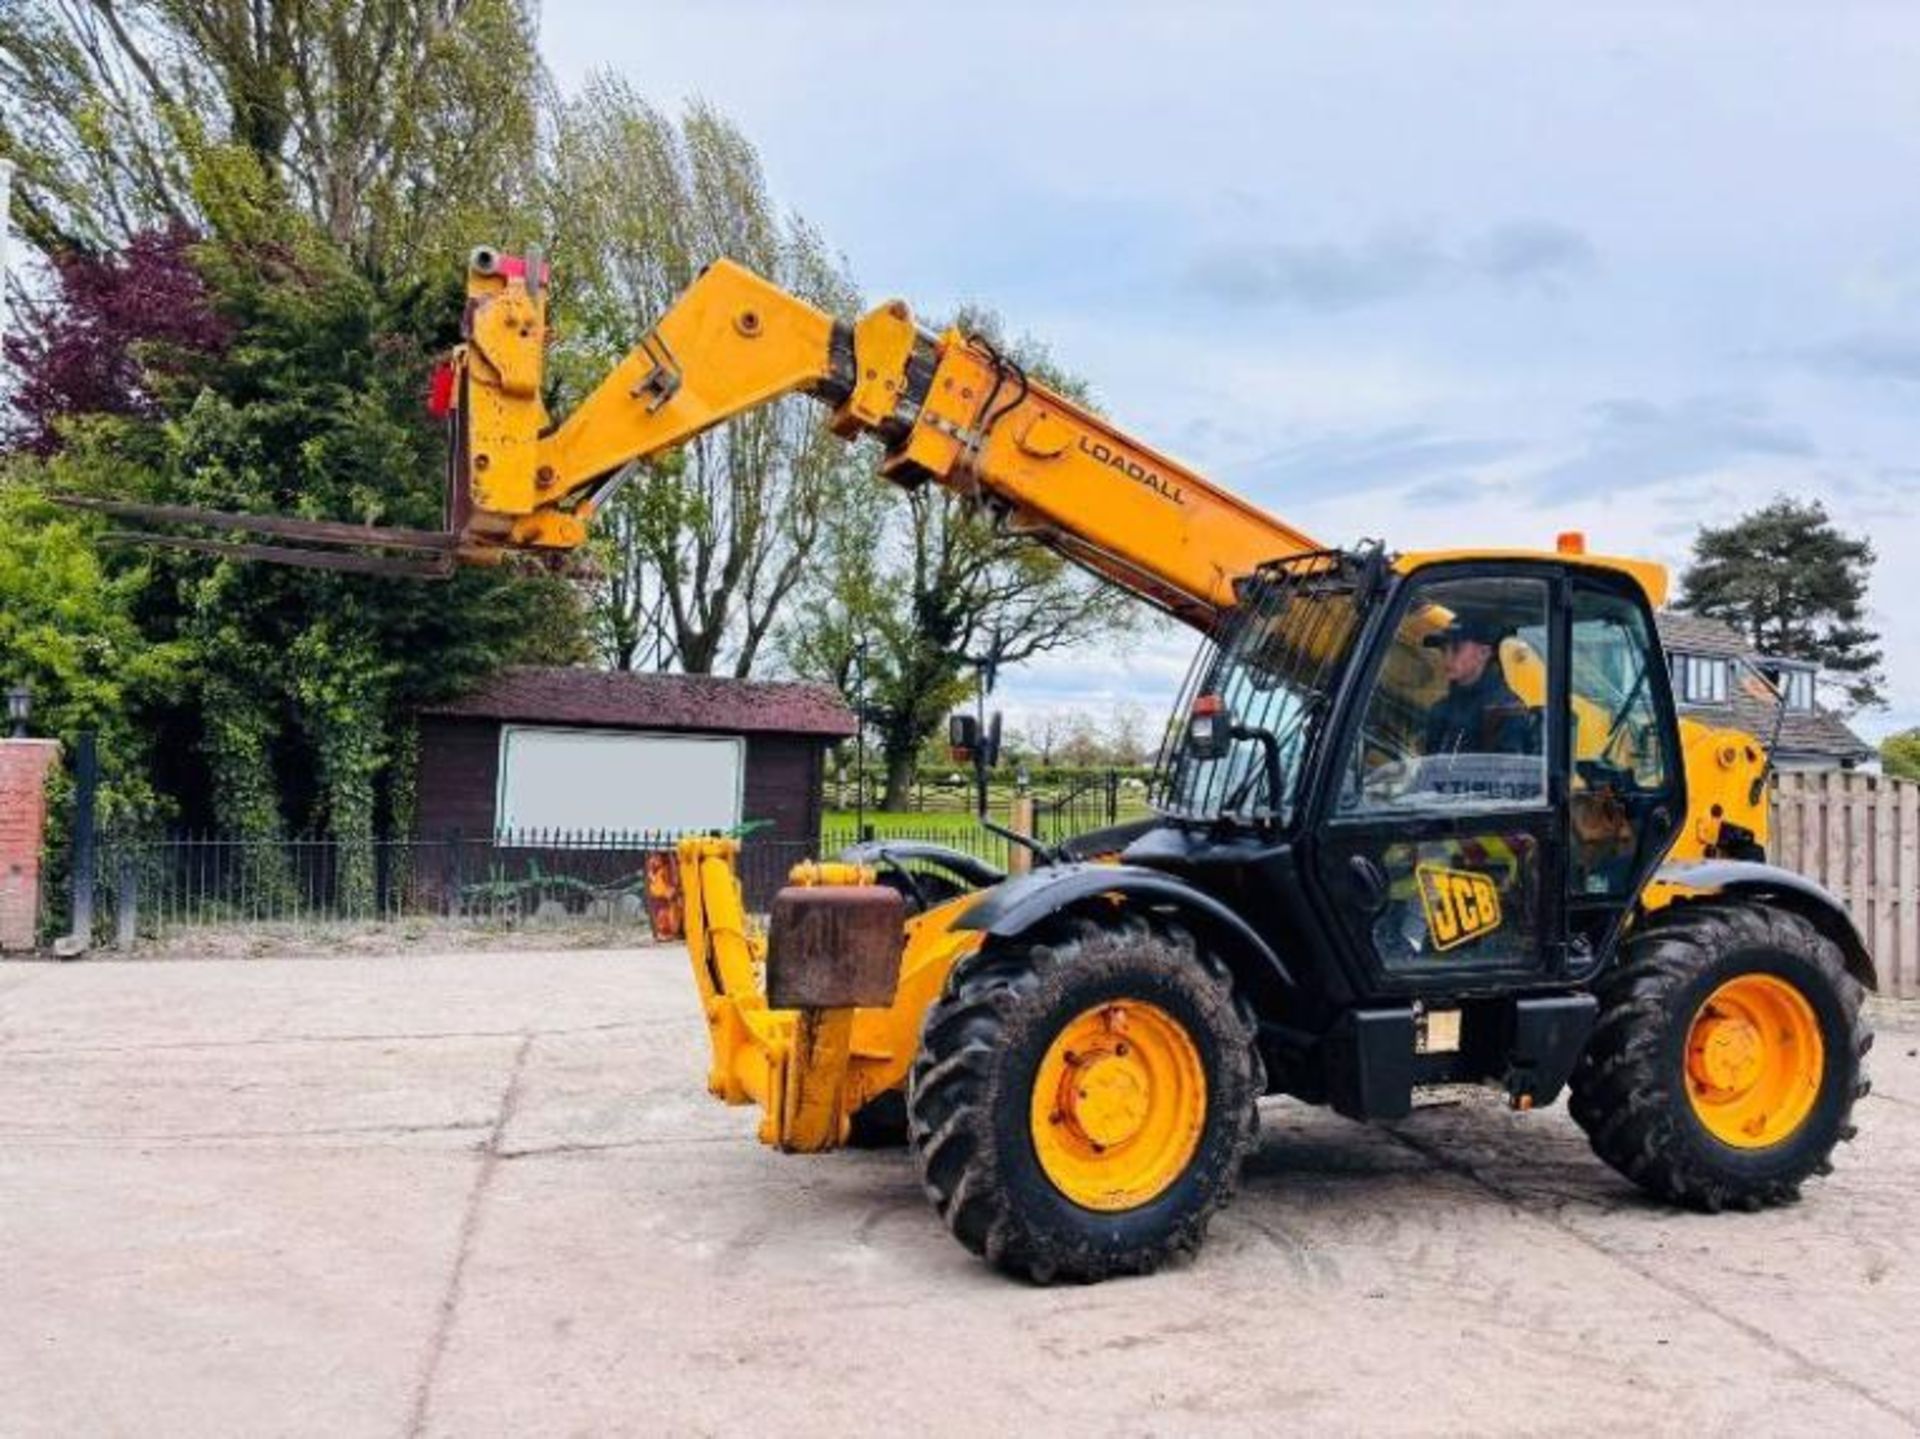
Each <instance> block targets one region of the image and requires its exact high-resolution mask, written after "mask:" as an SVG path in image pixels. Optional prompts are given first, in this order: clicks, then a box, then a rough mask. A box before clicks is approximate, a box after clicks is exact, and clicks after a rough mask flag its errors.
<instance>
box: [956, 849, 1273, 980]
mask: <svg viewBox="0 0 1920 1439" xmlns="http://www.w3.org/2000/svg"><path fill="white" fill-rule="evenodd" d="M1101 900H1109V901H1110V902H1117V903H1119V904H1122V905H1138V906H1142V907H1146V908H1152V909H1160V910H1171V911H1173V912H1174V913H1175V914H1176V915H1177V916H1178V917H1179V919H1180V920H1181V921H1182V922H1183V923H1185V924H1186V925H1188V926H1189V927H1190V928H1191V929H1193V931H1194V932H1195V934H1196V935H1198V936H1199V937H1200V938H1201V939H1203V940H1205V941H1206V942H1207V944H1208V946H1209V948H1211V949H1212V950H1213V951H1214V952H1215V953H1216V954H1218V955H1219V956H1220V958H1221V960H1222V961H1223V962H1224V963H1225V964H1226V966H1227V968H1228V969H1230V970H1231V971H1232V972H1233V977H1234V979H1235V981H1236V982H1238V983H1239V984H1241V985H1242V986H1244V987H1245V990H1246V993H1247V997H1248V998H1249V999H1251V1000H1252V1001H1253V1003H1254V1008H1255V1009H1256V1011H1258V1012H1260V1013H1263V1014H1273V1013H1274V1012H1275V1011H1276V1010H1277V1009H1278V1008H1279V1006H1280V1003H1281V1001H1282V999H1283V998H1284V996H1285V995H1286V993H1287V992H1288V991H1290V990H1292V989H1293V987H1294V983H1293V976H1292V975H1291V974H1290V973H1289V972H1288V971H1287V966H1286V964H1285V963H1284V962H1283V961H1282V960H1281V958H1280V956H1279V955H1277V954H1275V953H1274V951H1273V948H1272V946H1270V945H1269V944H1268V943H1267V942H1266V941H1265V940H1264V939H1262V938H1261V937H1260V935H1259V934H1258V932H1256V931H1255V930H1254V929H1253V927H1252V926H1251V925H1249V924H1248V923H1247V922H1246V921H1245V920H1244V919H1242V918H1241V917H1240V916H1239V915H1237V914H1235V913H1234V912H1233V911H1232V910H1231V909H1229V908H1228V907H1227V906H1226V905H1224V904H1222V903H1221V902H1220V901H1219V900H1217V899H1215V898H1214V897H1213V896H1212V895H1209V894H1205V893H1202V892H1201V891H1200V890H1197V889H1195V888H1194V887H1193V886H1192V885H1190V884H1185V883H1183V882H1181V881H1180V880H1178V879H1175V878H1173V877H1172V876H1170V875H1166V874H1162V873H1161V872H1160V871H1159V870H1153V869H1145V868H1142V867H1140V866H1137V865H1126V864H1057V865H1049V866H1047V867H1046V868H1045V869H1037V870H1035V871H1033V872H1032V873H1031V874H1024V875H1019V876H1017V877H1015V878H1013V879H1009V880H1007V881H1005V882H1004V883H1001V884H998V885H995V886H994V887H993V888H992V889H990V890H988V891H987V892H986V893H984V894H982V895H981V896H980V897H979V898H978V899H977V900H975V901H974V903H973V905H972V906H971V907H970V908H969V909H967V910H966V911H965V912H964V913H963V914H961V915H960V916H959V917H958V918H957V919H955V920H954V922H953V927H954V928H955V929H968V930H984V931H986V933H987V934H989V935H991V936H992V937H994V938H996V939H1011V938H1013V937H1015V936H1017V935H1021V934H1025V933H1026V932H1027V931H1029V930H1031V929H1032V928H1033V927H1034V926H1035V925H1037V924H1039V923H1041V922H1042V921H1044V920H1047V919H1051V918H1052V917H1053V916H1055V915H1059V914H1065V913H1067V912H1068V911H1070V910H1075V909H1085V908H1089V907H1091V906H1092V905H1094V904H1096V903H1097V902H1099V901H1101Z"/></svg>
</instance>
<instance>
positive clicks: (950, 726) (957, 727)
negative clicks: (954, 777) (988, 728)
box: [947, 714, 980, 762]
mask: <svg viewBox="0 0 1920 1439" xmlns="http://www.w3.org/2000/svg"><path fill="white" fill-rule="evenodd" d="M947 748H948V749H950V750H952V751H953V757H954V759H956V760H958V761H961V762H965V761H967V760H970V759H972V758H973V756H974V751H976V750H978V749H979V748H980V721H979V720H977V719H975V718H974V717H973V716H972V715H963V714H955V715H948V716H947Z"/></svg>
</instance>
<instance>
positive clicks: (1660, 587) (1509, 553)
mask: <svg viewBox="0 0 1920 1439" xmlns="http://www.w3.org/2000/svg"><path fill="white" fill-rule="evenodd" d="M1468 560H1538V561H1540V562H1541V563H1542V564H1560V565H1570V566H1572V567H1574V568H1576V569H1587V570H1599V571H1601V572H1603V573H1606V574H1612V575H1624V576H1625V577H1626V578H1628V579H1630V580H1632V581H1633V582H1634V583H1635V584H1636V585H1638V586H1639V587H1640V590H1641V592H1642V593H1643V594H1645V595H1646V597H1647V603H1648V604H1650V605H1652V606H1653V607H1654V608H1655V609H1659V608H1660V607H1661V606H1663V605H1664V604H1666V602H1667V567H1666V566H1665V565H1662V564H1656V563H1655V562H1654V561H1652V560H1635V559H1628V558H1626V557H1625V556H1622V555H1590V554H1587V553H1586V552H1585V550H1584V549H1580V550H1575V549H1567V548H1562V549H1557V550H1522V549H1506V550H1408V551H1405V552H1403V553H1401V554H1398V555H1395V556H1394V557H1393V567H1394V568H1395V569H1397V570H1399V571H1400V572H1401V573H1402V574H1412V573H1413V572H1414V571H1415V570H1420V569H1425V568H1426V567H1427V566H1428V565H1447V564H1459V563H1461V562H1463V561H1468Z"/></svg>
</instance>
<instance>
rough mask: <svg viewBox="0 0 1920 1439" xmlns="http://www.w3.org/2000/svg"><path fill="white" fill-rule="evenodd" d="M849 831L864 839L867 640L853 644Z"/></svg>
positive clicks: (865, 824) (865, 833)
mask: <svg viewBox="0 0 1920 1439" xmlns="http://www.w3.org/2000/svg"><path fill="white" fill-rule="evenodd" d="M853 754H854V759H853V833H854V837H855V838H856V839H858V840H860V841H861V842H863V843H864V842H865V841H866V839H867V837H868V836H867V642H866V641H865V640H864V639H863V640H861V641H860V642H859V643H858V644H856V645H855V646H854V647H853Z"/></svg>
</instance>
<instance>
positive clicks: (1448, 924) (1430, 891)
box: [1414, 864, 1500, 949]
mask: <svg viewBox="0 0 1920 1439" xmlns="http://www.w3.org/2000/svg"><path fill="white" fill-rule="evenodd" d="M1414 874H1415V875H1416V876H1418V878H1419V880H1420V908H1421V909H1422V910H1424V911H1425V912H1426V916H1427V933H1428V934H1429V935H1431V936H1432V938H1433V947H1434V948H1435V949H1452V948H1453V947H1454V946H1455V945H1456V944H1465V943H1466V942H1467V941H1468V940H1470V939H1477V938H1479V937H1480V936H1481V935H1483V934H1487V933H1490V932H1491V931H1493V930H1496V929H1498V928H1499V927H1500V891H1499V890H1497V889H1495V888H1494V887H1493V881H1492V880H1491V879H1489V878H1487V876H1486V875H1484V874H1476V873H1474V872H1473V871H1472V870H1470V869H1447V868H1445V867H1443V866H1441V865H1437V864H1423V865H1420V866H1418V867H1417V868H1416V869H1415V870H1414Z"/></svg>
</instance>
